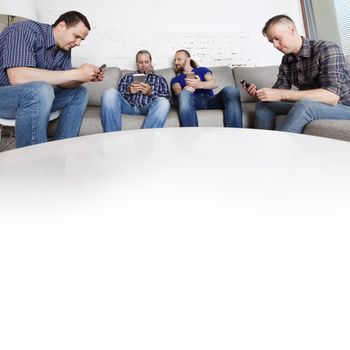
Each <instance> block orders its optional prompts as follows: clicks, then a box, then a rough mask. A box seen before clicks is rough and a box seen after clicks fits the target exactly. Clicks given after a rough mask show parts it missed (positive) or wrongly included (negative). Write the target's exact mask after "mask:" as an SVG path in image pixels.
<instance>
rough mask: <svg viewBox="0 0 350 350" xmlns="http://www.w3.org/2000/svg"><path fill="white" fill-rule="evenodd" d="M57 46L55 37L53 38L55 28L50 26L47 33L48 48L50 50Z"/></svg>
mask: <svg viewBox="0 0 350 350" xmlns="http://www.w3.org/2000/svg"><path fill="white" fill-rule="evenodd" d="M55 45H56V42H55V37H54V36H53V28H52V26H50V25H49V26H48V28H47V32H46V48H47V49H50V48H51V47H53V46H55Z"/></svg>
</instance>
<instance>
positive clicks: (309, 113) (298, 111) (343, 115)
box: [277, 100, 350, 133]
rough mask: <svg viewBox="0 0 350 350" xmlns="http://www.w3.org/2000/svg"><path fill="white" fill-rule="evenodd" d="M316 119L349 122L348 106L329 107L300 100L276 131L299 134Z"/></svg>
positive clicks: (349, 112)
mask: <svg viewBox="0 0 350 350" xmlns="http://www.w3.org/2000/svg"><path fill="white" fill-rule="evenodd" d="M317 119H349V120H350V106H345V105H342V104H337V105H336V106H331V105H327V104H325V103H321V102H316V101H311V100H300V101H298V102H296V103H295V105H294V107H293V108H292V109H291V110H290V111H289V113H288V115H287V117H286V118H285V119H284V121H283V123H282V124H281V125H280V126H279V127H278V129H277V130H280V131H288V132H296V133H301V132H303V130H304V127H305V126H306V124H308V123H310V122H312V121H313V120H317Z"/></svg>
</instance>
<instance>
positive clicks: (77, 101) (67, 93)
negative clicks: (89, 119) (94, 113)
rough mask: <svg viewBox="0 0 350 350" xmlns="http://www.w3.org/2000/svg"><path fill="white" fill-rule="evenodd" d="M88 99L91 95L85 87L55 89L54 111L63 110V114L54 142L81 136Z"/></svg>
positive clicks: (59, 119) (59, 120)
mask: <svg viewBox="0 0 350 350" xmlns="http://www.w3.org/2000/svg"><path fill="white" fill-rule="evenodd" d="M88 99H89V93H88V91H87V90H86V88H85V87H83V86H79V87H76V88H72V89H61V88H56V89H55V100H54V102H53V107H52V110H53V111H56V110H58V109H63V112H62V113H61V115H60V117H59V118H58V124H57V128H56V131H55V135H54V137H53V139H54V140H61V139H65V138H68V137H75V136H78V135H79V130H80V126H81V122H82V120H83V117H84V112H85V109H86V106H87V103H88Z"/></svg>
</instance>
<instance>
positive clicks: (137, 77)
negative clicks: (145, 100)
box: [132, 73, 146, 84]
mask: <svg viewBox="0 0 350 350" xmlns="http://www.w3.org/2000/svg"><path fill="white" fill-rule="evenodd" d="M132 80H133V83H134V84H141V83H144V82H145V80H146V75H145V74H143V73H136V74H133V75H132Z"/></svg>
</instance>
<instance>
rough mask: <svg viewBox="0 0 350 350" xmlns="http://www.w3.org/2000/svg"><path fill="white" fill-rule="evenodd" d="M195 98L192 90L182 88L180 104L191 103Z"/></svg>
mask: <svg viewBox="0 0 350 350" xmlns="http://www.w3.org/2000/svg"><path fill="white" fill-rule="evenodd" d="M193 100H194V95H193V93H192V92H190V91H187V90H182V91H181V92H180V95H179V104H180V103H189V102H191V101H193Z"/></svg>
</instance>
